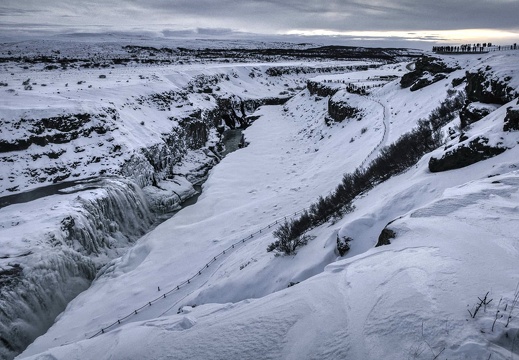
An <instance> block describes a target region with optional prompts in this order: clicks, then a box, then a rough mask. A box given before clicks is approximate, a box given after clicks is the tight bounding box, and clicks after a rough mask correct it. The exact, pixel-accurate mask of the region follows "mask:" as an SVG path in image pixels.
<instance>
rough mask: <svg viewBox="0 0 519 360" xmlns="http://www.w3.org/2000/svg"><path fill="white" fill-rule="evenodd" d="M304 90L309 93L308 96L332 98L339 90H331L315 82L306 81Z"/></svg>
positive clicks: (331, 88)
mask: <svg viewBox="0 0 519 360" xmlns="http://www.w3.org/2000/svg"><path fill="white" fill-rule="evenodd" d="M306 88H307V89H308V91H310V95H317V96H321V97H326V96H333V95H335V93H336V92H337V91H339V90H340V89H339V88H333V87H330V86H327V85H326V84H323V83H321V82H317V81H308V82H307V83H306Z"/></svg>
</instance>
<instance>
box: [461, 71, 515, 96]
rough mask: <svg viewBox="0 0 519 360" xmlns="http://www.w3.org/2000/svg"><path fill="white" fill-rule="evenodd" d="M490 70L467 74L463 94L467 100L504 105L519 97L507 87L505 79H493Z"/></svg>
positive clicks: (513, 90)
mask: <svg viewBox="0 0 519 360" xmlns="http://www.w3.org/2000/svg"><path fill="white" fill-rule="evenodd" d="M492 76H493V74H492V72H491V69H490V68H487V69H485V70H482V69H480V70H478V71H477V72H474V73H471V72H467V73H466V77H467V85H466V87H465V92H466V93H467V98H468V100H470V101H472V102H474V101H480V102H482V103H487V104H500V105H504V104H506V103H507V102H510V101H512V100H513V99H515V98H516V97H518V96H519V93H517V92H516V91H515V89H513V88H512V87H510V86H509V85H508V82H507V81H506V79H499V78H493V77H492Z"/></svg>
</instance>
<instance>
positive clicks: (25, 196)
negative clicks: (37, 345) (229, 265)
mask: <svg viewBox="0 0 519 360" xmlns="http://www.w3.org/2000/svg"><path fill="white" fill-rule="evenodd" d="M78 51H80V49H78ZM101 55H103V54H101ZM351 64H354V62H341V63H338V62H330V63H310V62H307V63H305V64H303V65H302V64H301V63H300V62H297V63H293V62H292V63H291V62H283V63H268V64H259V63H256V64H233V65H229V64H213V65H210V66H209V65H207V64H203V65H196V64H195V65H178V66H168V67H166V66H148V65H146V66H144V65H140V64H137V65H135V66H111V67H109V68H103V67H100V68H99V67H96V68H94V69H92V68H90V67H87V68H85V69H81V67H79V68H73V69H71V68H64V69H61V68H46V67H44V66H43V65H42V64H40V63H38V62H37V61H36V64H35V65H30V67H29V66H25V65H23V66H22V65H21V64H20V63H17V62H15V61H7V62H4V63H2V66H3V68H4V69H5V70H7V71H5V72H2V74H1V75H0V76H1V82H2V84H3V85H5V86H6V89H5V93H4V95H5V96H2V97H1V98H0V122H1V123H2V128H1V129H0V163H1V164H2V165H1V167H0V194H1V195H3V196H2V197H1V198H0V204H1V205H0V206H1V208H0V214H1V215H2V219H3V220H2V224H1V228H0V237H1V239H2V244H1V245H2V249H1V251H0V309H1V311H0V318H1V326H0V354H1V355H0V356H5V357H8V358H12V357H13V356H14V355H15V354H16V353H18V352H20V351H22V350H23V349H24V348H25V346H26V345H27V344H29V343H30V342H31V341H32V340H33V339H34V338H35V337H37V336H38V335H40V334H42V333H43V332H45V331H46V330H47V328H48V327H49V326H50V325H51V324H52V322H53V321H54V318H55V317H56V316H57V315H58V314H59V313H60V312H61V311H62V310H63V309H64V308H65V306H66V305H67V304H68V302H69V301H70V300H71V299H72V298H74V297H75V296H76V295H77V294H78V293H80V292H81V291H83V290H85V289H86V288H87V287H88V286H89V285H90V282H91V281H92V280H93V279H94V278H95V276H96V273H97V272H98V271H99V270H100V269H101V268H102V267H103V266H105V265H106V264H107V263H109V262H110V261H111V260H112V259H114V258H118V257H120V256H121V255H123V254H124V253H125V252H126V250H127V249H128V248H129V247H130V246H131V245H132V244H133V242H134V241H135V240H137V239H138V238H139V237H141V236H142V235H143V234H145V232H146V231H148V230H149V229H150V228H151V227H152V226H154V225H157V222H158V221H159V220H160V219H161V218H162V215H163V213H171V211H172V210H178V209H179V208H180V206H179V204H180V203H182V202H183V201H184V200H185V199H186V198H188V197H190V196H192V195H193V194H194V193H195V192H196V191H195V189H194V187H193V185H195V184H197V183H199V182H200V181H202V180H204V179H205V177H206V176H207V174H208V171H209V170H210V169H211V168H212V167H213V166H214V165H215V164H217V163H218V162H220V160H221V159H222V157H223V154H225V153H228V152H229V149H226V148H225V143H224V141H223V139H224V138H225V136H226V131H227V130H229V129H234V128H237V127H241V128H245V127H247V126H248V125H250V124H251V123H252V122H253V121H254V119H255V117H254V116H251V115H252V114H253V112H254V111H255V110H256V109H257V108H258V107H259V106H261V105H264V104H282V103H284V102H286V101H287V99H288V98H289V97H291V96H293V95H294V94H296V93H297V92H298V91H300V90H301V89H303V88H304V86H305V81H306V80H305V78H304V77H302V76H301V75H300V74H298V73H299V70H297V69H299V68H301V67H303V68H304V69H305V73H307V74H312V73H321V72H324V73H330V72H331V73H333V72H336V71H338V69H344V68H345V67H347V66H350V65H351ZM25 67H27V69H25ZM278 68H280V69H283V71H285V70H286V69H296V70H294V72H290V71H288V72H287V73H284V72H283V71H281V72H279V73H278V72H277V71H274V70H276V69H278ZM269 74H273V75H269ZM305 76H311V75H305ZM239 135H240V134H239V132H238V136H239ZM231 176H232V174H231Z"/></svg>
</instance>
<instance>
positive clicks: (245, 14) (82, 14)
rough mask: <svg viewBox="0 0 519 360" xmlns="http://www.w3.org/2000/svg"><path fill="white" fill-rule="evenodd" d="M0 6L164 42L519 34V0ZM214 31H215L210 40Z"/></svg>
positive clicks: (118, 1) (35, 0) (26, 2)
mask: <svg viewBox="0 0 519 360" xmlns="http://www.w3.org/2000/svg"><path fill="white" fill-rule="evenodd" d="M2 1H3V2H4V5H3V6H0V16H3V17H4V18H5V17H7V18H9V20H10V22H11V23H13V22H18V23H20V24H23V23H31V22H35V19H37V20H38V21H41V22H48V23H55V24H62V23H63V22H65V24H64V25H70V26H72V25H78V26H79V25H83V26H88V25H94V24H95V25H104V26H109V27H110V26H111V27H113V28H114V29H117V28H118V27H125V30H126V29H127V28H128V27H130V26H139V27H141V28H146V27H147V26H148V27H153V26H155V27H157V26H159V27H161V28H160V29H161V30H163V29H168V30H164V31H165V32H164V35H165V36H174V35H173V34H178V36H187V35H188V34H190V33H195V34H199V35H208V36H212V35H221V36H224V35H226V34H227V33H229V34H230V32H231V30H230V29H233V30H232V31H240V32H260V33H279V32H285V31H290V30H294V29H297V30H312V29H323V30H329V31H337V32H345V31H368V30H370V31H390V30H399V31H419V30H452V29H469V28H479V29H481V28H492V29H518V28H519V23H518V21H517V14H519V0H493V1H488V0H472V1H469V0H434V1H431V0H327V1H322V0H319V1H317V0H240V1H236V0H219V1H215V0H105V1H100V0H68V1H62V0H45V1H41V0H23V1H20V0H2ZM69 18H70V19H69ZM67 21H68V23H67ZM204 29H206V30H204ZM207 29H210V30H207ZM214 29H220V30H218V31H217V32H216V33H215V32H214V31H215V30H214ZM222 29H226V30H222ZM225 31H227V33H226V32H225ZM183 32H186V33H185V34H184V33H183ZM175 36H176V35H175Z"/></svg>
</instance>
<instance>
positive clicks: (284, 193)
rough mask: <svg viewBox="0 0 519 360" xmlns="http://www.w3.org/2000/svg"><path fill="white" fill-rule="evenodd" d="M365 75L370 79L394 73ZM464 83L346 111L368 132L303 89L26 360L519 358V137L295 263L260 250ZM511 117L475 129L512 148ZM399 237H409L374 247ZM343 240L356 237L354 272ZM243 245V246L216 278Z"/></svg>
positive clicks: (381, 209) (369, 197) (323, 230)
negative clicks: (390, 234)
mask: <svg viewBox="0 0 519 360" xmlns="http://www.w3.org/2000/svg"><path fill="white" fill-rule="evenodd" d="M511 56H513V57H514V59H516V60H517V58H518V54H517V53H510V54H506V55H499V54H489V55H482V56H480V58H481V59H480V60H478V59H476V58H475V57H474V58H469V57H468V56H463V58H461V59H462V60H460V61H463V62H465V63H464V64H463V66H465V67H468V66H469V65H470V66H481V64H485V61H488V62H491V63H492V64H493V67H494V68H498V67H499V64H500V62H499V58H500V57H501V58H503V59H506V61H505V60H504V61H503V64H504V69H505V70H506V71H505V70H504V72H505V73H507V74H508V73H512V74H514V75H515V74H517V71H518V70H519V69H518V68H517V64H518V63H519V62H517V61H516V62H515V64H516V67H515V68H513V67H512V65H511V64H512V62H511V61H510V59H509V58H510V57H511ZM404 68H405V64H402V65H401V66H400V67H394V66H387V67H385V68H384V69H385V71H386V73H385V74H387V75H394V74H395V73H398V72H399V69H400V70H401V72H403V70H402V69H404ZM370 71H372V70H369V71H366V72H362V75H364V76H375V75H377V76H380V75H381V73H380V72H381V71H382V72H383V71H384V70H376V72H377V73H373V74H370ZM373 71H375V70H373ZM455 77H459V72H454V73H453V74H451V75H450V76H449V77H448V78H447V79H445V80H442V81H440V82H438V83H435V84H433V85H430V86H428V87H426V88H423V89H421V90H419V91H417V92H413V93H411V92H410V91H409V90H408V89H400V87H399V85H398V80H393V81H388V82H386V83H385V85H384V86H382V87H379V88H375V89H373V91H372V92H371V93H370V95H369V97H360V96H357V95H351V96H349V99H348V98H347V100H350V101H352V103H354V104H355V106H356V107H361V108H362V112H363V117H362V119H361V120H350V121H348V120H345V121H344V122H342V123H339V124H334V125H333V126H331V127H328V126H326V125H325V124H324V116H325V115H326V111H327V98H324V99H320V98H316V97H314V96H310V95H309V93H308V91H306V90H304V91H301V92H300V93H299V94H298V95H296V96H295V97H294V98H292V99H291V100H290V101H289V102H288V103H287V104H286V105H284V106H264V107H262V108H260V109H259V110H258V111H257V112H256V114H255V115H260V118H259V119H258V120H256V121H255V122H254V124H253V125H252V126H251V127H249V128H248V129H247V130H246V131H245V136H246V139H247V141H248V142H249V143H250V144H249V146H248V147H246V148H244V149H242V150H239V151H237V152H235V153H232V154H230V155H228V156H227V157H226V158H225V159H223V161H221V163H219V164H218V165H217V166H216V167H215V168H213V169H212V170H211V172H210V175H209V178H208V180H207V182H206V183H205V184H204V185H203V193H202V195H201V196H200V198H199V199H198V202H197V203H196V204H194V205H192V206H189V207H187V208H185V209H183V210H181V211H180V212H178V213H177V214H176V215H175V216H174V217H173V218H171V219H170V220H168V221H166V222H164V223H163V224H161V225H160V226H158V227H157V228H156V229H154V230H153V231H152V232H150V233H148V234H146V235H145V236H144V237H142V238H141V239H140V240H139V241H138V242H137V244H136V245H135V246H134V247H133V248H132V249H131V250H129V251H128V252H127V253H126V254H125V255H124V256H123V257H121V258H118V259H116V260H114V261H112V262H111V263H110V264H109V265H108V266H106V267H105V268H104V269H103V270H102V272H101V273H100V274H98V276H97V278H96V280H95V281H94V282H93V284H92V285H91V287H90V288H89V289H88V290H86V291H84V292H83V293H81V294H80V295H79V296H77V297H76V298H75V299H74V300H73V301H72V302H70V303H69V305H68V307H67V309H66V310H65V311H64V312H63V313H62V314H61V315H60V316H59V317H58V319H57V320H56V322H55V324H54V325H53V326H52V327H51V328H50V329H49V331H48V332H47V333H46V334H45V335H43V336H41V337H40V338H38V339H37V340H36V341H35V342H34V343H33V344H31V345H30V346H29V347H28V348H27V350H26V351H25V352H24V353H23V354H21V355H20V357H19V358H30V359H204V358H212V359H252V358H254V359H316V358H318V359H380V358H384V359H431V358H434V357H435V356H437V355H438V354H440V353H441V358H449V359H451V358H454V359H488V358H489V356H491V358H492V359H517V358H519V338H517V337H518V331H519V306H518V305H519V304H517V302H518V299H517V296H519V295H517V291H518V284H519V272H518V270H519V265H518V264H519V261H518V260H519V238H518V235H517V234H519V206H518V204H519V170H518V169H519V150H518V147H516V146H512V143H514V142H515V143H517V140H518V139H517V137H518V136H517V133H510V134H503V133H502V132H501V133H500V134H498V135H495V136H504V137H506V141H507V142H508V143H507V144H508V146H507V147H508V150H507V151H505V152H504V153H502V154H500V155H498V156H496V157H494V158H491V159H488V160H485V161H481V162H479V163H476V164H474V165H471V166H468V167H466V168H462V169H457V170H451V171H448V172H441V173H434V174H433V173H430V172H429V170H428V166H427V164H428V160H429V157H430V156H431V154H428V155H426V156H424V157H423V158H422V159H421V160H420V162H419V163H418V164H417V165H416V166H415V167H412V168H411V169H409V170H408V171H406V172H405V173H403V174H401V175H398V176H395V177H393V178H391V179H389V180H387V181H386V182H384V183H382V184H380V185H378V186H377V187H375V188H374V189H373V190H371V191H369V192H368V193H365V194H363V195H361V196H359V197H358V198H357V199H356V201H355V203H354V205H355V210H354V211H353V212H352V213H349V214H347V215H345V216H344V217H343V218H342V219H340V220H338V221H337V222H335V223H327V224H325V225H322V226H320V227H318V228H316V229H313V230H312V231H311V232H310V235H313V236H315V238H314V239H313V240H312V241H310V242H309V244H308V245H307V246H306V247H303V248H301V249H299V250H298V253H297V254H296V255H294V256H275V255H274V254H273V253H267V252H266V247H267V245H268V244H269V243H271V242H272V241H274V237H273V235H272V233H271V232H270V231H268V230H264V231H262V232H261V233H260V234H257V235H255V236H254V237H252V238H250V239H249V236H250V234H252V233H255V232H256V231H257V230H259V229H260V228H264V227H265V226H266V225H268V224H270V223H272V222H274V221H276V220H278V219H282V218H283V217H285V216H287V215H290V214H293V213H294V212H296V211H299V210H301V209H303V208H305V207H307V206H308V205H309V204H310V203H311V202H312V201H314V200H315V199H316V198H317V197H318V196H319V195H326V194H327V193H328V192H329V191H331V190H332V189H333V188H334V187H335V186H336V185H337V184H338V183H339V182H340V180H341V178H342V174H343V173H346V172H352V171H354V169H355V168H357V167H358V166H360V165H361V164H363V162H364V161H365V159H366V158H367V157H369V156H370V154H371V153H372V150H373V149H378V148H379V147H380V146H383V145H386V144H389V143H391V142H392V141H394V140H396V139H397V138H398V137H399V136H400V135H401V134H403V133H404V132H406V131H409V130H410V129H411V128H412V127H413V126H414V124H415V123H416V121H418V120H419V119H420V118H425V117H427V115H428V114H429V113H430V112H431V111H432V110H433V109H434V108H435V107H437V106H438V105H439V103H440V102H441V101H442V100H443V99H445V98H446V97H447V94H446V92H447V90H448V89H451V88H452V87H451V81H452V79H453V78H455ZM516 78H517V77H516ZM516 78H515V79H516ZM366 79H367V77H366ZM320 80H321V81H322V80H325V79H324V78H322V79H320ZM179 81H181V80H179ZM513 81H515V80H513ZM249 90H251V88H249ZM505 106H506V105H505ZM505 113H506V107H501V108H499V109H498V110H497V111H495V112H494V113H492V114H490V115H489V116H487V117H486V118H484V119H483V120H481V121H480V122H479V123H477V124H476V125H475V126H474V127H473V128H472V129H471V131H472V132H474V133H488V132H491V133H492V134H496V133H499V131H501V130H500V128H499V126H498V125H497V124H498V122H499V121H501V122H502V120H503V119H504V115H505ZM364 128H367V131H363V129H364ZM441 151H443V150H442V149H439V150H437V152H441ZM390 221H393V222H392V223H391V224H390V225H389V226H388V227H389V228H390V229H392V230H393V231H394V232H395V233H396V238H395V239H392V240H391V242H392V243H391V244H390V245H387V246H382V247H377V248H374V247H373V246H374V244H375V243H376V241H377V238H378V235H379V234H380V232H381V230H382V229H383V228H384V227H385V226H386V225H387V224H388V223H389V222H390ZM337 236H340V237H342V236H349V237H351V238H353V240H352V242H351V250H350V251H349V252H348V254H347V255H346V256H345V257H343V258H340V257H338V256H337V254H336V253H335V243H336V238H337ZM240 239H247V241H246V242H244V243H241V244H239V245H237V246H236V247H235V248H233V249H231V250H229V251H227V252H226V254H225V255H222V256H220V257H218V259H217V260H216V261H214V262H212V263H211V265H210V266H209V267H206V264H208V262H210V261H211V259H213V257H215V256H216V255H217V254H220V253H221V252H222V251H223V250H224V249H227V248H228V247H229V246H231V244H234V243H236V242H237V241H239V240H240ZM204 268H205V269H204ZM200 269H204V271H203V272H201V273H200V274H201V275H200V276H197V277H195V278H193V280H192V281H190V283H189V284H186V285H184V286H182V287H181V288H180V289H179V290H176V291H173V292H171V293H169V290H174V289H175V288H176V286H177V285H179V284H181V283H183V282H184V281H185V280H186V279H188V278H191V277H192V276H193V275H195V274H197V273H198V271H199V270H200ZM294 283H295V285H294V286H290V287H288V286H289V285H292V284H294ZM166 292H168V294H167V296H166V297H165V298H163V299H162V300H159V301H156V302H154V303H153V304H152V305H150V306H147V307H145V308H144V309H143V310H141V311H139V312H138V313H137V314H136V315H133V316H130V317H129V318H128V319H125V320H124V321H122V323H121V324H120V325H119V324H117V325H115V326H112V327H110V328H107V329H106V330H105V331H104V332H103V333H102V334H99V335H98V336H95V337H92V336H93V335H95V334H96V333H98V332H99V331H100V330H101V329H102V328H106V327H107V326H109V325H110V324H112V323H113V322H114V321H117V320H118V319H122V318H123V317H125V316H126V315H128V314H131V313H132V312H133V311H134V310H135V309H137V308H140V307H141V306H143V305H146V304H147V303H148V302H149V301H151V300H153V299H155V298H157V297H160V296H162V294H165V293H166ZM487 292H488V299H492V302H490V303H489V304H488V305H487V306H486V307H485V309H483V308H482V309H480V310H479V312H478V314H477V316H475V317H474V318H472V317H471V316H470V314H469V311H467V310H470V311H471V312H472V313H474V311H475V306H476V305H477V304H478V303H479V302H480V301H479V300H478V297H479V298H481V299H483V298H484V296H485V294H486V293H487ZM514 297H515V302H514ZM505 304H506V305H505ZM514 304H516V305H515V308H514ZM505 309H506V310H505ZM498 310H499V312H498ZM501 315H504V316H503V317H501ZM508 316H510V321H509V323H508V325H507V326H505V325H506V324H507V319H508ZM494 319H496V321H495V324H494ZM90 337H92V338H90ZM89 338H90V339H89Z"/></svg>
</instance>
